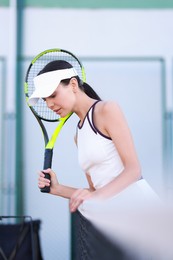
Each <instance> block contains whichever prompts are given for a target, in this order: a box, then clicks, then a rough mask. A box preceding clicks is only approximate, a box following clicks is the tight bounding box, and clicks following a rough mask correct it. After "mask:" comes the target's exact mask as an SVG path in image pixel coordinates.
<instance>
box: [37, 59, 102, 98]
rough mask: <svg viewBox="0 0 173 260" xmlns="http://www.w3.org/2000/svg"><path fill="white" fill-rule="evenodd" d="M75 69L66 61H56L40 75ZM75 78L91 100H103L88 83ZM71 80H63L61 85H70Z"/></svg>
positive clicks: (49, 64) (47, 66) (48, 65)
mask: <svg viewBox="0 0 173 260" xmlns="http://www.w3.org/2000/svg"><path fill="white" fill-rule="evenodd" d="M70 68H73V66H72V65H71V64H70V63H68V62H67V61H64V60H54V61H51V62H49V63H48V64H47V65H46V66H45V67H44V68H43V69H42V70H41V71H40V72H39V73H38V75H41V74H43V73H46V72H50V71H54V70H62V69H70ZM74 78H76V79H77V81H78V85H79V88H80V89H81V90H82V91H83V92H85V94H86V95H87V96H89V97H90V98H94V99H96V100H101V98H100V97H99V96H98V94H97V93H96V92H95V91H94V89H93V88H92V87H91V86H90V85H88V84H87V83H86V82H83V81H82V80H81V79H80V78H79V76H75V77H74ZM69 81H70V79H64V80H61V83H62V84H64V85H68V84H69Z"/></svg>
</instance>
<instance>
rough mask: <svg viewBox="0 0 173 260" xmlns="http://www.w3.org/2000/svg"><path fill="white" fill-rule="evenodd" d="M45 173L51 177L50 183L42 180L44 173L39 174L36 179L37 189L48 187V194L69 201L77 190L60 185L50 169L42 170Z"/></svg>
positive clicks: (44, 179)
mask: <svg viewBox="0 0 173 260" xmlns="http://www.w3.org/2000/svg"><path fill="white" fill-rule="evenodd" d="M44 172H45V173H49V174H50V177H51V181H50V180H48V179H46V178H44V176H45V175H44V173H43V172H39V178H38V187H39V188H40V189H41V188H44V187H45V186H50V194H52V195H56V196H60V197H64V198H67V199H70V198H71V196H72V194H73V193H74V192H75V191H76V190H77V188H72V187H69V186H64V185H61V184H60V183H59V182H58V179H57V176H56V174H55V173H54V172H53V171H52V169H47V170H44Z"/></svg>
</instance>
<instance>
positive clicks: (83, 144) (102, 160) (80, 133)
mask: <svg viewBox="0 0 173 260" xmlns="http://www.w3.org/2000/svg"><path fill="white" fill-rule="evenodd" d="M97 102H98V101H97ZM97 102H95V103H94V104H93V105H92V106H91V107H90V109H89V111H88V112H87V114H86V116H85V119H84V121H83V123H82V125H80V122H79V123H78V127H77V144H78V159H79V164H80V166H81V168H82V169H83V171H84V172H85V173H87V174H89V175H90V177H91V180H92V183H93V186H94V187H95V189H99V188H101V187H103V186H104V185H106V184H107V183H109V182H110V181H112V180H113V179H114V178H115V177H116V176H118V175H119V174H120V173H121V172H122V171H123V169H124V166H123V163H122V160H121V158H120V156H119V153H118V151H117V149H116V147H115V144H114V143H113V141H112V140H111V138H110V137H108V136H105V135H104V134H102V133H101V132H100V131H99V129H97V127H96V126H95V124H94V120H93V115H94V108H95V105H96V104H97ZM115 127H116V126H115ZM156 196H157V195H156V194H155V193H154V191H153V190H152V189H151V187H150V186H149V185H148V183H147V182H146V180H144V179H143V178H142V179H140V180H139V181H137V182H135V183H133V184H131V185H129V187H127V188H126V189H125V190H123V191H122V192H120V193H119V194H117V195H115V196H114V197H113V198H112V199H113V200H114V201H115V203H116V204H117V203H120V204H122V203H126V205H127V203H133V202H135V200H138V201H140V200H141V199H145V198H147V199H148V198H149V199H150V198H151V197H152V198H153V197H154V198H155V197H156ZM89 204H90V206H91V204H92V200H86V201H84V203H83V204H81V206H80V207H79V208H78V209H79V211H80V212H81V213H82V214H83V215H85V216H87V215H88V212H87V211H88V209H87V205H89ZM89 211H91V210H89Z"/></svg>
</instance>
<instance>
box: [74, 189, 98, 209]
mask: <svg viewBox="0 0 173 260" xmlns="http://www.w3.org/2000/svg"><path fill="white" fill-rule="evenodd" d="M92 194H93V192H92V191H90V190H89V189H77V190H76V191H75V192H74V193H73V194H72V196H71V198H70V203H69V207H70V211H71V212H75V211H76V210H77V208H78V207H79V205H80V204H82V202H83V201H84V200H87V199H89V198H91V197H92Z"/></svg>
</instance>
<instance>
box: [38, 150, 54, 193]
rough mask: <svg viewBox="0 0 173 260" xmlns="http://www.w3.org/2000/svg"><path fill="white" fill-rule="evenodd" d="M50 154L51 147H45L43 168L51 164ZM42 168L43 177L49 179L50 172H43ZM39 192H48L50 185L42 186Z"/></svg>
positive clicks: (51, 153)
mask: <svg viewBox="0 0 173 260" xmlns="http://www.w3.org/2000/svg"><path fill="white" fill-rule="evenodd" d="M52 156H53V149H46V150H45V153H44V165H43V169H44V170H45V169H48V168H51V166H52ZM44 170H43V173H44V174H45V178H46V179H49V180H50V174H49V173H45V172H44ZM40 191H41V192H45V193H49V192H50V186H45V187H44V188H41V189H40Z"/></svg>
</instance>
